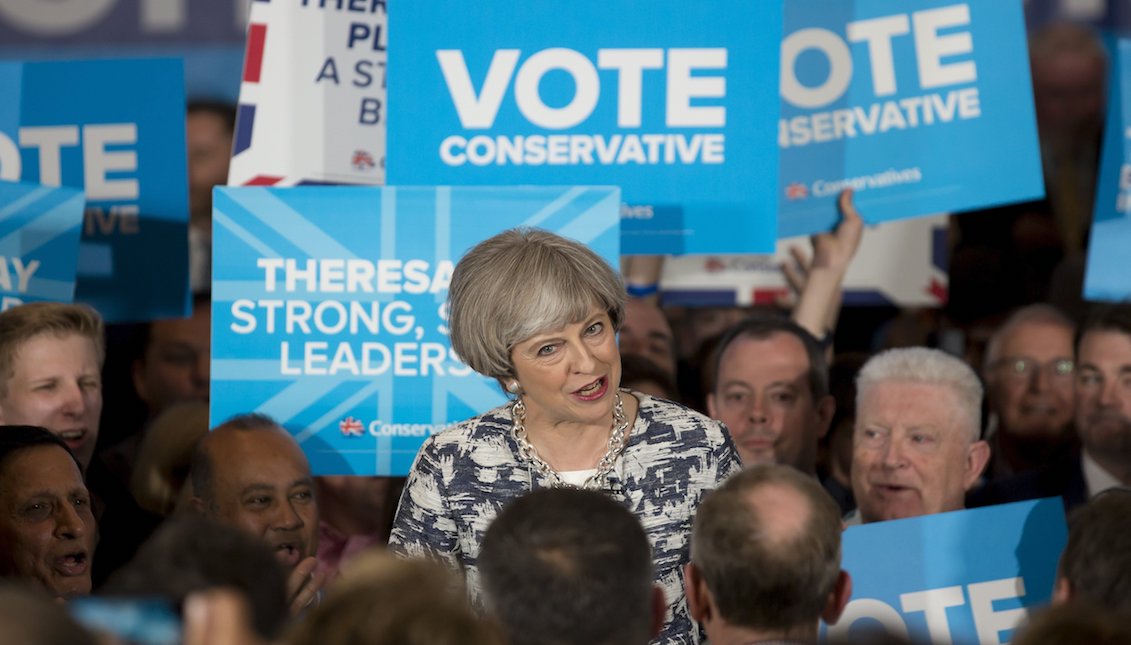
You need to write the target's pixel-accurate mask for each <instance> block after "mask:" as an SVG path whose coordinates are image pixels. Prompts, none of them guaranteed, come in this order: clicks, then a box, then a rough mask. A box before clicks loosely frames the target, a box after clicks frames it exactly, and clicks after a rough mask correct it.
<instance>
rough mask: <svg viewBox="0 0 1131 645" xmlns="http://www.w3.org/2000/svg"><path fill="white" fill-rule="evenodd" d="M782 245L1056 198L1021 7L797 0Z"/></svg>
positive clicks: (790, 7) (788, 16) (784, 101)
mask: <svg viewBox="0 0 1131 645" xmlns="http://www.w3.org/2000/svg"><path fill="white" fill-rule="evenodd" d="M778 146H779V147H780V150H781V175H780V177H779V187H778V190H779V193H778V194H779V197H780V198H781V201H780V211H779V217H780V224H779V228H778V232H779V235H780V236H781V237H790V236H794V235H803V234H810V233H814V232H817V231H822V230H828V229H830V228H831V227H832V225H833V224H834V223H835V222H836V217H837V214H836V208H835V200H836V196H837V194H838V193H839V192H840V191H841V190H843V189H845V188H852V189H853V190H855V192H856V196H855V200H856V206H857V207H858V208H859V210H860V212H861V213H862V214H863V215H864V217H865V218H866V220H867V221H868V222H869V223H876V222H883V221H888V220H892V219H900V218H906V217H912V216H919V215H927V214H934V213H941V212H954V211H963V210H970V209H974V208H981V207H986V206H992V205H996V204H1002V203H1008V202H1015V201H1024V200H1030V199H1036V198H1039V197H1041V196H1042V195H1043V194H1044V186H1043V180H1042V174H1041V162H1040V150H1039V146H1038V143H1037V131H1036V119H1035V115H1034V111H1033V99H1032V89H1031V84H1030V77H1029V57H1028V48H1027V45H1026V35H1025V21H1024V16H1023V12H1022V6H1021V0H967V1H966V2H955V1H954V0H917V1H916V2H910V3H909V2H905V1H903V0H851V1H847V0H786V2H785V37H784V38H783V40H782V43H781V117H780V120H779V121H778Z"/></svg>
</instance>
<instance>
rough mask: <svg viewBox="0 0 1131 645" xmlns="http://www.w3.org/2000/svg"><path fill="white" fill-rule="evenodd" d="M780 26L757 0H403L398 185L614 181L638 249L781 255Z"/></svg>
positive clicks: (392, 85) (393, 150)
mask: <svg viewBox="0 0 1131 645" xmlns="http://www.w3.org/2000/svg"><path fill="white" fill-rule="evenodd" d="M781 24H782V23H781V3H779V2H751V1H749V0H700V1H698V2H684V1H681V0H606V1H605V2H560V1H559V0H526V1H523V2H514V1H513V0H483V1H480V2H467V1H466V0H414V1H412V2H396V3H391V4H390V6H389V41H388V46H389V61H390V68H389V78H388V81H389V88H388V98H389V113H388V114H389V119H388V154H387V163H388V180H389V183H390V184H394V185H395V184H420V183H426V184H457V185H523V184H536V185H537V184H541V185H554V184H562V183H573V184H583V185H584V184H600V185H606V184H615V185H619V186H620V187H621V188H622V189H623V191H624V199H625V202H626V203H625V204H624V205H623V209H622V217H623V222H622V225H621V234H622V241H621V245H622V250H623V252H624V253H626V254H641V253H644V254H653V253H672V254H682V253H766V252H772V251H773V246H774V244H773V243H774V240H775V236H776V231H777V223H776V220H777V204H776V201H777V200H776V194H777V191H776V186H777V180H776V177H777V172H778V170H777V165H778V164H777V159H776V157H775V156H774V154H773V151H774V142H775V138H776V130H775V124H776V123H777V116H778V97H777V92H776V91H775V88H776V87H777V83H778V62H777V61H778V42H779V41H780V38H781ZM567 69H568V70H569V71H567ZM543 72H544V75H543Z"/></svg>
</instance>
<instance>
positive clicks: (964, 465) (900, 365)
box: [852, 347, 990, 523]
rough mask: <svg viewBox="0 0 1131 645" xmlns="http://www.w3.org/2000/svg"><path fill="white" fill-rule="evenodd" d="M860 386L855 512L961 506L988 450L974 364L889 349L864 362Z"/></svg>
mask: <svg viewBox="0 0 1131 645" xmlns="http://www.w3.org/2000/svg"><path fill="white" fill-rule="evenodd" d="M856 391H857V394H856V406H857V412H856V429H855V434H854V436H853V453H852V489H853V492H854V493H855V496H856V502H857V504H858V506H859V517H858V520H859V521H862V522H865V523H867V522H879V521H883V520H893V519H900V518H905V517H918V516H920V515H930V514H932V513H942V512H945V511H955V510H960V509H962V508H964V507H965V494H966V491H967V490H969V489H970V488H971V487H972V486H973V485H974V483H975V482H977V480H978V477H979V476H980V475H981V474H982V470H983V469H984V468H985V467H986V462H987V461H988V460H989V456H990V449H989V446H988V445H987V444H986V442H985V441H981V440H979V432H980V428H981V403H982V385H981V383H980V382H979V381H978V376H977V375H976V374H975V373H974V370H972V369H970V367H969V366H967V365H966V364H965V363H963V362H962V361H960V360H959V359H957V358H954V357H953V356H950V355H948V354H945V353H943V352H941V351H939V350H935V349H927V348H923V347H913V348H902V349H892V350H888V351H886V352H882V353H880V354H877V355H876V356H874V357H872V359H870V360H869V361H868V362H867V363H865V364H864V367H863V368H862V369H861V370H860V374H859V375H858V376H857V378H856Z"/></svg>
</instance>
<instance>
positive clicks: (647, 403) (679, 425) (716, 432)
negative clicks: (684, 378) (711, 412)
mask: <svg viewBox="0 0 1131 645" xmlns="http://www.w3.org/2000/svg"><path fill="white" fill-rule="evenodd" d="M632 394H633V395H634V396H635V397H636V399H637V400H638V401H639V402H640V408H639V410H638V411H637V415H638V416H639V418H640V419H641V420H643V421H644V422H645V423H646V424H647V434H648V435H650V436H654V437H657V438H658V437H666V438H672V437H675V438H684V439H686V440H699V441H706V442H708V443H711V444H716V443H722V442H723V441H725V435H726V430H725V429H724V428H723V424H722V423H721V422H720V421H716V420H715V419H712V418H710V417H708V416H707V415H705V414H703V413H701V412H697V411H695V410H692V409H691V408H689V407H687V406H685V405H683V404H680V403H676V402H675V401H669V400H667V399H661V398H658V397H654V396H652V395H650V394H644V393H642V392H633V393H632Z"/></svg>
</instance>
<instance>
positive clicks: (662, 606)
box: [651, 585, 668, 638]
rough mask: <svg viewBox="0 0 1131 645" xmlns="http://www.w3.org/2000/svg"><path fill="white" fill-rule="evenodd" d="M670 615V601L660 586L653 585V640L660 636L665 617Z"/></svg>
mask: <svg viewBox="0 0 1131 645" xmlns="http://www.w3.org/2000/svg"><path fill="white" fill-rule="evenodd" d="M667 613H668V601H667V599H665V598H664V590H663V589H662V588H660V585H652V635H651V636H652V638H656V637H657V636H659V635H660V630H662V629H663V628H664V616H665V615H666V614H667Z"/></svg>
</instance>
